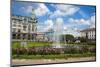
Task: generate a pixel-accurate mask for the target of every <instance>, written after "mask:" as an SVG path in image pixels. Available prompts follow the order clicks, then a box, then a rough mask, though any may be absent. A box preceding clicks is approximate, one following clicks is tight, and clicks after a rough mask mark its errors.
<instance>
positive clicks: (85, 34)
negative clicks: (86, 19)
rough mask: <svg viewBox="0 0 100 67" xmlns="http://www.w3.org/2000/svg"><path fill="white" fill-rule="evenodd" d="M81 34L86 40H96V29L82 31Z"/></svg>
mask: <svg viewBox="0 0 100 67" xmlns="http://www.w3.org/2000/svg"><path fill="white" fill-rule="evenodd" d="M80 32H81V36H82V37H85V38H87V39H90V40H95V39H96V29H95V28H89V29H85V30H82V31H80Z"/></svg>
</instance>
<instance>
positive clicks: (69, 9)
mask: <svg viewBox="0 0 100 67" xmlns="http://www.w3.org/2000/svg"><path fill="white" fill-rule="evenodd" d="M53 6H54V7H55V8H56V11H54V12H53V13H52V15H51V18H53V17H59V16H65V15H68V16H71V15H73V14H75V13H76V12H77V11H78V10H79V7H76V6H73V5H53Z"/></svg>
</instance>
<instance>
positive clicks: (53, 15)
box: [11, 1, 96, 36]
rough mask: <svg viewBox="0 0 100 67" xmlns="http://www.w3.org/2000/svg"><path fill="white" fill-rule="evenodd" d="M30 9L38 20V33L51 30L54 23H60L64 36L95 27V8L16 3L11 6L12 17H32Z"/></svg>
mask: <svg viewBox="0 0 100 67" xmlns="http://www.w3.org/2000/svg"><path fill="white" fill-rule="evenodd" d="M32 9H34V14H35V15H36V17H37V18H38V24H37V28H38V31H39V32H45V31H48V30H50V29H53V28H54V26H55V22H57V23H59V22H62V24H63V26H62V27H63V30H62V32H63V33H64V34H73V35H75V36H76V35H78V34H79V31H80V30H82V29H86V28H90V27H91V28H92V27H95V14H96V11H95V10H96V7H95V6H82V5H69V4H52V3H32V2H16V1H14V2H12V6H11V11H12V15H21V16H32ZM79 35H80V34H79Z"/></svg>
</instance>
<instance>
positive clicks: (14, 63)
mask: <svg viewBox="0 0 100 67" xmlns="http://www.w3.org/2000/svg"><path fill="white" fill-rule="evenodd" d="M95 60H96V59H95V57H82V58H68V59H55V60H51V59H37V60H26V59H22V60H18V59H14V60H12V65H27V64H45V63H62V62H78V61H80V62H81V61H95Z"/></svg>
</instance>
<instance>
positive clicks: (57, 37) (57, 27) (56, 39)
mask: <svg viewBox="0 0 100 67" xmlns="http://www.w3.org/2000/svg"><path fill="white" fill-rule="evenodd" d="M62 31H63V20H62V19H61V18H57V19H56V22H55V24H54V34H53V44H52V46H53V48H63V46H62V45H61V42H60V41H61V35H62Z"/></svg>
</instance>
